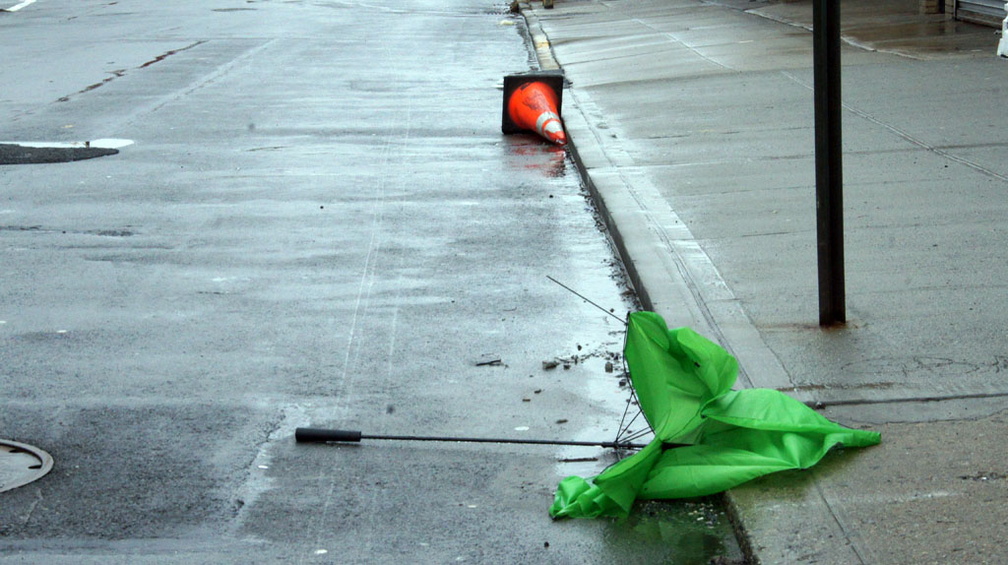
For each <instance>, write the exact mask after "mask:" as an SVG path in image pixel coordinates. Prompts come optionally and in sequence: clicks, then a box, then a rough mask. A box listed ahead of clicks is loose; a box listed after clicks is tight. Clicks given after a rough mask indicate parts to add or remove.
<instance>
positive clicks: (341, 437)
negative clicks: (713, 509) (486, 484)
mask: <svg viewBox="0 0 1008 565" xmlns="http://www.w3.org/2000/svg"><path fill="white" fill-rule="evenodd" d="M294 439H295V440H296V441H298V442H317V443H326V442H352V443H358V442H360V441H361V440H362V439H379V440H397V441H440V442H463V443H508V444H523V445H569V446H585V447H606V448H613V449H617V448H618V449H643V448H644V447H645V446H646V444H641V443H626V442H617V441H565V440H552V439H517V438H482V437H449V436H413V435H379V434H364V433H361V432H359V431H356V430H327V429H322V428H297V429H296V430H295V431H294Z"/></svg>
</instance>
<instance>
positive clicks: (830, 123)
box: [812, 0, 847, 326]
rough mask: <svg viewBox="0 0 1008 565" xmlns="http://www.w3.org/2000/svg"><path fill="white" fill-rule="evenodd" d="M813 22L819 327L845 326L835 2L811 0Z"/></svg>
mask: <svg viewBox="0 0 1008 565" xmlns="http://www.w3.org/2000/svg"><path fill="white" fill-rule="evenodd" d="M812 21H813V29H812V33H813V62H814V67H815V87H814V93H815V153H816V235H817V243H818V245H817V247H818V258H819V325H821V326H834V325H837V324H843V323H845V322H846V321H847V312H846V304H845V289H844V245H843V239H844V235H843V158H842V148H841V145H840V142H841V135H840V130H841V127H840V110H841V105H840V104H841V102H840V0H814V1H813V3H812Z"/></svg>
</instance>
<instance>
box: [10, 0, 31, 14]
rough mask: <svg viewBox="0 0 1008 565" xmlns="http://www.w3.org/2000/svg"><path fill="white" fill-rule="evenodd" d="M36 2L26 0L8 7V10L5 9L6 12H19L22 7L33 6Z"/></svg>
mask: <svg viewBox="0 0 1008 565" xmlns="http://www.w3.org/2000/svg"><path fill="white" fill-rule="evenodd" d="M34 3H35V0H24V2H21V3H20V4H18V5H17V6H11V7H10V8H7V9H6V10H4V12H17V11H18V10H20V9H21V8H24V7H25V6H31V5H32V4H34Z"/></svg>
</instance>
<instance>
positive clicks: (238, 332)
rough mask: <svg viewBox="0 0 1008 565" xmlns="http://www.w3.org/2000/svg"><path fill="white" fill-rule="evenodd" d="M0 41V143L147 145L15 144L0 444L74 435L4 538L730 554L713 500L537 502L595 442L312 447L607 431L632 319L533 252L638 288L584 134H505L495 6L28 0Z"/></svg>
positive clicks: (415, 554)
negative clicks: (574, 139) (384, 437)
mask: <svg viewBox="0 0 1008 565" xmlns="http://www.w3.org/2000/svg"><path fill="white" fill-rule="evenodd" d="M55 30H59V31H58V33H57V32H56V31H55ZM0 34H2V35H3V36H4V37H5V39H6V40H7V41H5V43H7V45H8V46H7V47H6V48H5V52H4V56H5V61H6V64H5V70H4V71H3V73H4V78H5V80H4V83H5V84H8V85H12V86H11V87H10V88H5V89H4V92H3V94H2V95H0V119H2V122H0V123H3V124H4V127H3V131H2V132H0V139H18V140H28V141H61V142H75V141H83V140H88V139H98V138H115V139H128V140H132V141H133V142H134V144H133V145H130V146H128V147H123V148H121V149H120V152H119V153H118V154H116V155H109V156H106V157H102V158H100V159H90V160H85V161H75V162H68V163H55V164H33V165H27V164H25V165H4V166H0V265H2V269H0V359H2V360H3V362H2V364H0V402H2V403H3V409H2V410H0V436H2V437H6V438H11V439H13V440H16V441H23V442H29V443H32V444H34V445H38V446H40V447H42V448H43V449H45V450H46V451H48V452H49V453H50V454H51V455H52V456H53V458H54V461H55V465H54V467H53V470H52V472H50V473H49V474H48V475H47V476H45V477H43V478H41V479H39V480H37V481H35V482H33V483H31V484H28V485H25V486H23V487H20V488H16V489H14V490H11V491H8V492H4V493H2V494H0V561H3V562H15V563H16V562H23V561H45V562H67V563H69V562H73V563H79V562H87V561H89V560H90V561H94V562H99V561H100V562H103V563H107V562H130V563H134V562H165V561H167V562H243V563H244V562H248V561H250V560H251V561H276V560H292V561H296V562H340V563H364V562H369V563H370V562H392V561H395V562H401V561H404V560H409V561H416V562H436V563H441V562H515V563H517V562H553V563H575V562H576V563H610V562H614V561H619V560H622V561H635V562H657V561H663V560H675V561H678V560H706V559H707V558H708V557H709V556H716V555H723V556H727V557H729V558H734V557H737V556H739V555H740V553H739V549H738V548H737V546H735V545H734V537H733V535H732V532H731V527H730V525H729V524H728V523H727V520H726V519H725V518H724V514H723V512H721V511H720V510H719V509H718V508H717V507H716V506H713V505H712V504H711V503H710V502H690V503H680V504H673V505H666V504H656V503H651V504H648V505H643V506H642V508H641V511H640V512H639V513H635V515H634V517H632V518H631V519H629V520H625V521H609V520H597V521H565V522H556V523H554V522H551V521H550V519H549V517H548V515H547V508H548V506H549V503H550V502H551V500H552V491H553V488H554V487H555V485H556V483H557V481H558V480H559V479H560V478H562V477H563V476H565V475H567V474H574V473H577V474H591V473H593V472H597V471H599V470H601V469H602V468H604V466H605V465H606V464H608V463H611V462H612V461H613V457H614V456H613V454H612V453H609V452H606V451H605V450H601V449H597V448H576V449H575V448H562V449H558V448H553V447H545V448H528V447H516V446H502V445H489V446H488V445H479V446H472V445H461V444H434V445H414V444H410V443H407V442H391V443H384V444H375V443H365V444H362V445H359V446H353V447H337V446H326V445H299V444H296V443H294V440H293V433H294V429H295V428H296V427H299V426H319V427H340V428H351V429H361V430H364V431H365V432H371V433H402V434H444V435H472V436H491V437H507V436H519V437H543V438H559V439H575V440H585V439H595V438H597V437H600V436H601V437H602V439H610V436H614V435H615V431H616V430H615V427H616V424H617V422H618V419H619V416H620V414H621V413H622V411H623V408H624V406H625V401H626V398H627V391H626V389H625V388H623V387H621V386H620V383H619V380H620V379H619V375H618V373H607V372H606V371H605V363H606V361H609V360H612V359H614V358H615V357H614V356H618V353H619V351H620V349H621V346H622V326H621V325H620V324H619V322H617V321H615V320H613V319H612V318H611V317H610V316H608V315H607V314H606V313H605V312H600V311H598V310H597V309H596V308H595V307H594V306H592V305H590V304H587V303H585V302H584V301H583V300H581V299H580V298H578V297H576V296H573V295H572V294H571V293H570V292H568V291H567V290H564V289H563V288H561V287H559V286H558V285H556V284H555V283H553V282H551V281H550V280H548V279H547V276H553V277H555V278H556V279H557V280H559V281H561V282H563V283H564V284H566V285H568V286H570V287H571V288H574V289H577V291H578V292H580V293H582V294H584V295H585V296H588V297H591V299H592V300H593V301H595V302H597V303H599V304H602V305H605V306H606V307H608V308H610V309H612V310H613V311H614V312H615V313H617V314H620V313H622V312H625V311H626V310H628V309H631V308H633V307H634V301H633V297H632V295H631V293H629V292H628V289H627V286H626V284H625V282H624V280H625V279H624V274H623V271H622V269H621V266H620V264H619V262H618V261H617V260H615V259H614V256H613V253H612V249H611V247H610V244H609V241H608V240H607V239H606V236H605V233H604V232H603V231H602V230H600V225H599V220H598V219H597V218H596V217H595V216H594V214H593V209H592V206H591V204H590V201H589V198H588V195H587V193H586V191H585V190H584V189H583V187H582V186H581V183H580V181H579V177H578V175H577V171H576V167H574V165H573V162H572V161H571V160H570V158H569V156H568V155H567V153H565V152H564V151H563V150H562V149H558V148H555V147H552V146H550V145H548V144H545V143H543V142H542V140H540V139H538V138H536V137H531V136H523V135H518V136H509V137H504V136H502V135H501V133H500V122H499V120H500V108H501V100H500V96H501V92H500V90H499V85H500V83H501V80H502V77H503V76H504V75H506V74H510V73H514V72H522V71H526V70H529V68H530V67H531V66H533V64H532V63H531V61H530V59H529V52H528V49H527V44H526V41H525V39H524V38H523V35H522V33H521V21H520V20H519V19H518V18H516V17H514V16H511V15H509V14H507V13H506V9H505V6H504V4H503V3H500V4H499V5H489V4H487V3H484V2H477V1H461V0H460V1H456V2H448V3H446V2H442V1H438V2H434V1H424V0H411V1H410V2H398V1H397V2H380V1H370V2H350V1H322V2H312V3H307V2H284V3H277V2H268V1H261V2H245V3H242V4H241V5H240V6H237V7H236V6H235V4H234V3H233V2H226V1H224V0H214V1H210V2H200V3H187V4H178V5H176V4H172V5H168V4H165V3H159V2H132V3H129V4H122V3H107V2H91V1H87V2H74V3H61V2H38V3H35V4H32V5H30V6H26V7H25V8H23V9H21V10H20V11H18V12H16V13H6V14H4V15H3V16H2V17H0ZM556 359H562V360H567V361H569V363H568V364H569V365H570V368H565V367H564V366H563V365H561V366H558V367H556V368H553V369H550V370H547V369H545V368H544V365H543V362H544V361H552V360H556ZM497 361H499V362H497Z"/></svg>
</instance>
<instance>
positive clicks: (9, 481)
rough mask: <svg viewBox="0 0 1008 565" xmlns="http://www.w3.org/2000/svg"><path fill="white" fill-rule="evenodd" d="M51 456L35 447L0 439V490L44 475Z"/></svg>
mask: <svg viewBox="0 0 1008 565" xmlns="http://www.w3.org/2000/svg"><path fill="white" fill-rule="evenodd" d="M52 466H53V458H52V457H51V456H50V455H49V454H48V453H46V452H45V451H42V450H41V449H39V448H37V447H33V446H30V445H27V444H24V443H18V442H16V441H10V440H6V439H0V492H3V491H5V490H11V489H15V488H17V487H20V486H24V485H26V484H28V483H30V482H32V481H35V480H38V479H40V478H42V477H43V476H45V474H46V473H48V472H49V471H50V470H51V469H52Z"/></svg>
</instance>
